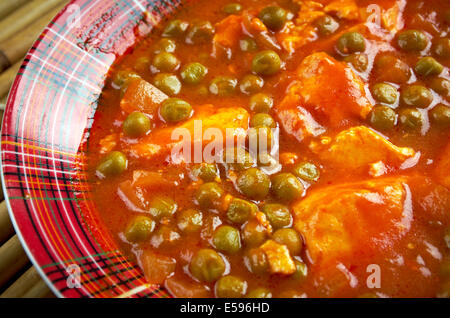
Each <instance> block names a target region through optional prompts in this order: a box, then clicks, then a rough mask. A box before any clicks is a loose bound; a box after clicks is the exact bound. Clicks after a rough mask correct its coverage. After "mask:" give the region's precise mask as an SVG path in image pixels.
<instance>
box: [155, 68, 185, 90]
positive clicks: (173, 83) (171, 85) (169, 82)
mask: <svg viewBox="0 0 450 318" xmlns="http://www.w3.org/2000/svg"><path fill="white" fill-rule="evenodd" d="M153 84H155V86H156V87H157V88H159V89H160V90H161V91H162V92H163V93H165V94H167V95H177V94H178V93H179V92H180V91H181V82H180V80H179V79H178V77H176V75H173V74H167V73H160V74H157V75H156V76H155V78H154V80H153Z"/></svg>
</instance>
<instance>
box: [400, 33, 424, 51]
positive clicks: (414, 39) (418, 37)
mask: <svg viewBox="0 0 450 318" xmlns="http://www.w3.org/2000/svg"><path fill="white" fill-rule="evenodd" d="M397 43H398V46H399V47H400V48H401V49H402V50H404V51H422V50H424V49H425V48H426V47H427V45H428V38H427V36H426V35H425V34H424V33H423V32H421V31H418V30H407V31H403V32H401V33H400V34H399V36H398V39H397Z"/></svg>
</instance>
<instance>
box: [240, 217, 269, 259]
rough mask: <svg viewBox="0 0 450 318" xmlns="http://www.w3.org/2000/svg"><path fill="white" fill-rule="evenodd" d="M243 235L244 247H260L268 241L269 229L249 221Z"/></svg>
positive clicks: (243, 229) (256, 222)
mask: <svg viewBox="0 0 450 318" xmlns="http://www.w3.org/2000/svg"><path fill="white" fill-rule="evenodd" d="M241 234H242V241H243V242H244V245H246V246H248V247H256V246H259V245H261V244H263V243H264V242H265V241H266V239H267V229H266V228H265V227H264V226H263V225H261V224H259V223H258V221H256V220H250V221H248V222H247V223H246V224H245V225H244V227H243V228H242V233H241ZM264 256H265V255H264Z"/></svg>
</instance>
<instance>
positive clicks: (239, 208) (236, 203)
mask: <svg viewBox="0 0 450 318" xmlns="http://www.w3.org/2000/svg"><path fill="white" fill-rule="evenodd" d="M257 211H258V206H257V205H256V204H254V203H252V202H249V201H246V200H242V199H239V198H233V200H231V202H230V205H229V207H228V211H227V217H228V220H230V221H231V222H233V223H236V224H244V223H245V222H247V221H248V219H249V218H250V217H251V216H253V215H255V213H256V212H257Z"/></svg>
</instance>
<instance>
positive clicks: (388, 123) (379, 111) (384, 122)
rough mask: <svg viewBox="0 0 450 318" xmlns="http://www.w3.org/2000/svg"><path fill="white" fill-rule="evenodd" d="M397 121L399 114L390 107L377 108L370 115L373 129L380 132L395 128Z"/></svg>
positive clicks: (381, 106) (379, 106) (380, 106)
mask: <svg viewBox="0 0 450 318" xmlns="http://www.w3.org/2000/svg"><path fill="white" fill-rule="evenodd" d="M396 119H397V114H396V113H395V111H394V110H393V109H392V108H390V107H388V106H383V105H378V106H375V107H373V108H372V110H371V111H370V113H369V122H370V124H371V125H372V127H373V128H375V129H378V130H383V131H386V130H390V129H392V128H394V126H395V123H396Z"/></svg>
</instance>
